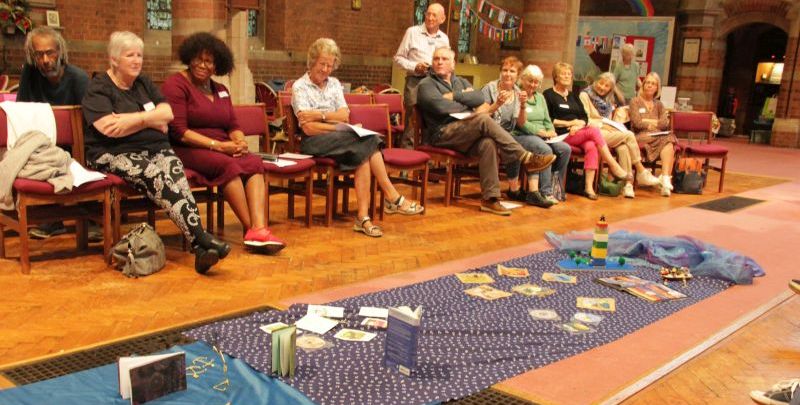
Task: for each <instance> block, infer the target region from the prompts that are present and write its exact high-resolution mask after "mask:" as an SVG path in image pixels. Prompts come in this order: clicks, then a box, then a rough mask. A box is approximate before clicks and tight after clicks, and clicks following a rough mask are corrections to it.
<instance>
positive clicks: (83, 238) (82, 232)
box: [75, 219, 89, 251]
mask: <svg viewBox="0 0 800 405" xmlns="http://www.w3.org/2000/svg"><path fill="white" fill-rule="evenodd" d="M87 233H88V227H87V226H86V220H85V219H78V220H76V221H75V245H76V247H77V249H78V250H79V251H85V250H86V249H88V248H89V237H88V234H87Z"/></svg>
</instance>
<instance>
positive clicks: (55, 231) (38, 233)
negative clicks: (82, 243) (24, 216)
mask: <svg viewBox="0 0 800 405" xmlns="http://www.w3.org/2000/svg"><path fill="white" fill-rule="evenodd" d="M65 233H67V228H66V227H65V226H64V223H63V222H61V221H58V222H52V223H49V224H42V225H39V226H38V227H35V228H31V229H30V230H28V236H30V237H31V238H33V239H47V238H50V237H52V236H56V235H62V234H65Z"/></svg>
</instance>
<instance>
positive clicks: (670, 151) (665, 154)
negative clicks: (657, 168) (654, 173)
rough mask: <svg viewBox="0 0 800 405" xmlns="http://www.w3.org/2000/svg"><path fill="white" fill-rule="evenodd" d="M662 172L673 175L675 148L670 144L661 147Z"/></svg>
mask: <svg viewBox="0 0 800 405" xmlns="http://www.w3.org/2000/svg"><path fill="white" fill-rule="evenodd" d="M660 156H661V173H662V174H664V175H666V176H671V175H672V166H673V165H674V163H675V148H674V147H673V146H672V144H669V145H667V146H665V147H663V148H662V149H661V153H660Z"/></svg>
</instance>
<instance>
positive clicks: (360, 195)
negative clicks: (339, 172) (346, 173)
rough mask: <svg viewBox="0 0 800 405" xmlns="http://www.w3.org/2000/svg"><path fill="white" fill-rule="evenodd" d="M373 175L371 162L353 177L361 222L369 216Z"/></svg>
mask: <svg viewBox="0 0 800 405" xmlns="http://www.w3.org/2000/svg"><path fill="white" fill-rule="evenodd" d="M378 155H380V153H378ZM373 156H374V155H373ZM370 160H372V158H370ZM381 162H382V161H381ZM371 175H372V173H371V172H370V164H369V161H366V162H364V163H362V164H361V165H359V166H358V167H357V168H356V171H355V173H354V175H353V176H354V177H355V188H356V205H358V219H359V220H361V218H364V217H366V216H368V214H369V192H370V190H369V180H370V176H371ZM384 175H385V172H384ZM365 225H367V224H365Z"/></svg>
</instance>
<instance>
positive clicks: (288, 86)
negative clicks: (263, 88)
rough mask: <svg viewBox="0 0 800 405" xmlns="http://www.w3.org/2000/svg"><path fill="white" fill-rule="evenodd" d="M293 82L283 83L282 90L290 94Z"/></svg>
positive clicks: (292, 80)
mask: <svg viewBox="0 0 800 405" xmlns="http://www.w3.org/2000/svg"><path fill="white" fill-rule="evenodd" d="M294 82H295V80H294V79H289V80H287V81H286V82H285V83H283V90H282V91H285V92H287V93H289V94H292V85H294Z"/></svg>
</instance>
